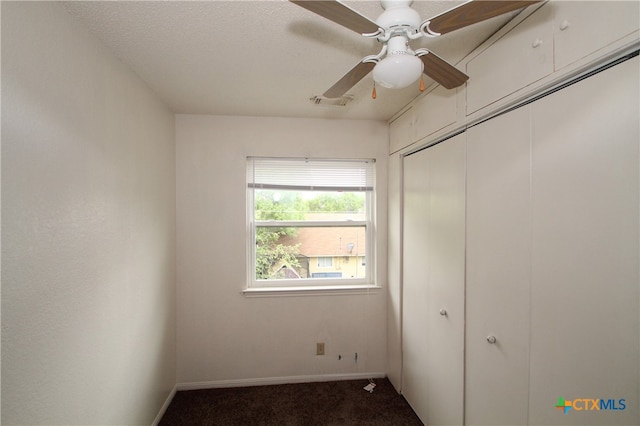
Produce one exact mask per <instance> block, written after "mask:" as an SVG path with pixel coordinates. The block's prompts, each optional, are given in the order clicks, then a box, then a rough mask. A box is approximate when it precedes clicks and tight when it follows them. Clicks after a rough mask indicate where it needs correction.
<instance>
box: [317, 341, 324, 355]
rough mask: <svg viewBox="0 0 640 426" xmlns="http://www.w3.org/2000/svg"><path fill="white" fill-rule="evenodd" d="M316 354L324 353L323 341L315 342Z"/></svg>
mask: <svg viewBox="0 0 640 426" xmlns="http://www.w3.org/2000/svg"><path fill="white" fill-rule="evenodd" d="M316 355H324V342H318V343H316Z"/></svg>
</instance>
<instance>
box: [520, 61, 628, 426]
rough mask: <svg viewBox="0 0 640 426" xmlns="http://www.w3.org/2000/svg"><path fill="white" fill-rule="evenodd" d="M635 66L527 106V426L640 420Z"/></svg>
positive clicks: (614, 69)
mask: <svg viewBox="0 0 640 426" xmlns="http://www.w3.org/2000/svg"><path fill="white" fill-rule="evenodd" d="M639 69H640V64H639V63H638V57H636V58H634V59H632V60H628V61H626V62H624V63H622V64H619V65H616V66H614V67H612V68H610V69H608V70H606V71H603V72H601V73H599V74H597V75H595V76H592V77H590V78H587V79H585V80H583V81H581V82H579V83H576V84H574V85H573V86H570V87H568V88H566V89H563V90H561V91H559V92H557V93H555V94H553V95H551V96H548V97H546V98H544V99H541V100H539V101H537V102H535V103H534V104H533V115H532V118H533V163H532V164H533V197H532V200H533V210H532V212H533V219H534V220H533V245H532V293H531V393H530V395H531V399H530V413H531V415H530V419H529V421H530V423H531V424H540V425H542V424H554V425H559V424H573V425H591V424H608V425H613V424H638V423H639V422H640V418H639V414H638V405H639V402H640V401H639V395H638V377H639V371H638V364H639V334H640V329H639V328H640V327H639V319H638V318H639V317H638V315H639V309H638V305H639V289H638V287H639V282H640V274H639V270H638V268H639V267H638V264H639V257H640V256H639V250H638V236H639V224H638V223H639V219H638V218H639V217H640V212H639V186H640V185H639V173H638V163H639V148H638V141H639V139H640V134H639V133H640V132H639V128H640V123H639V119H638V117H639V116H640V111H639V102H638V99H640V90H639V87H638V82H639V80H640V78H639ZM559 398H563V399H564V401H565V402H572V403H573V404H574V405H573V408H571V409H570V410H568V412H567V413H566V414H565V413H563V410H562V409H556V408H555V405H556V404H557V403H558V399H559ZM584 399H595V400H598V399H599V400H604V401H605V402H606V404H607V407H605V408H608V409H600V410H596V409H595V407H594V406H593V405H592V403H591V402H585V401H584ZM621 400H624V401H622V402H621ZM600 408H602V406H600Z"/></svg>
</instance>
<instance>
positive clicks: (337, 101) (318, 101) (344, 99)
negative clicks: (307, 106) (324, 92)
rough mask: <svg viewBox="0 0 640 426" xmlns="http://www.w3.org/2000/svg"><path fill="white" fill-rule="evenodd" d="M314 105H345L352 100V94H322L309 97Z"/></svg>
mask: <svg viewBox="0 0 640 426" xmlns="http://www.w3.org/2000/svg"><path fill="white" fill-rule="evenodd" d="M309 100H310V101H311V102H313V103H314V104H315V105H331V106H345V105H347V104H348V103H349V102H351V101H352V100H353V96H351V95H344V96H341V97H339V98H325V97H324V96H313V97H311V98H309Z"/></svg>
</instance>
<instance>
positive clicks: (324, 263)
mask: <svg viewBox="0 0 640 426" xmlns="http://www.w3.org/2000/svg"><path fill="white" fill-rule="evenodd" d="M332 267H333V257H331V256H322V257H319V258H318V268H332Z"/></svg>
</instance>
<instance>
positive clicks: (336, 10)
mask: <svg viewBox="0 0 640 426" xmlns="http://www.w3.org/2000/svg"><path fill="white" fill-rule="evenodd" d="M289 1H291V3H295V4H297V5H298V6H301V7H304V8H305V9H307V10H310V11H311V12H313V13H316V14H318V15H320V16H322V17H324V18H327V19H329V20H331V21H333V22H335V23H337V24H340V25H342V26H343V27H346V28H348V29H350V30H353V31H355V32H357V33H359V34H373V33H376V32H378V29H379V28H380V27H379V26H378V24H376V23H375V22H373V21H372V20H370V19H369V18H367V17H366V16H363V15H361V14H360V13H358V12H356V11H355V10H353V9H351V8H350V7H349V6H346V5H344V4H342V3H340V2H337V1H309V0H301V1H294V0H289Z"/></svg>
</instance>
